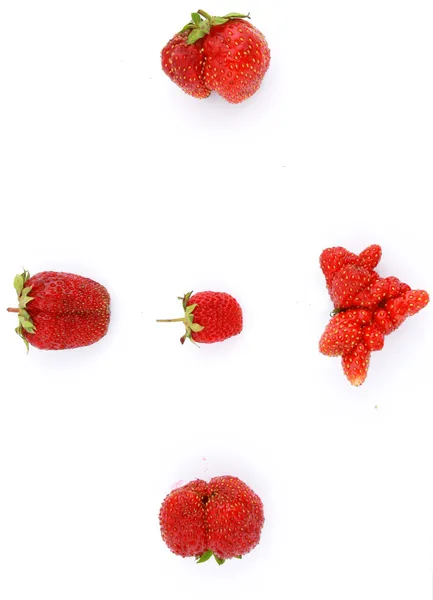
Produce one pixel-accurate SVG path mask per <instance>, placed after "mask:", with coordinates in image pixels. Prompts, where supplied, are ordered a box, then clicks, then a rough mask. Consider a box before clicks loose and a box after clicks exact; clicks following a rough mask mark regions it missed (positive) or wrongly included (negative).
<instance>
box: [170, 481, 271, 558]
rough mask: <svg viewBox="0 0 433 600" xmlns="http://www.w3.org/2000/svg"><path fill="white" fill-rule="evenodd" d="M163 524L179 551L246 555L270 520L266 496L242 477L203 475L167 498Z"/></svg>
mask: <svg viewBox="0 0 433 600" xmlns="http://www.w3.org/2000/svg"><path fill="white" fill-rule="evenodd" d="M159 523H160V529H161V535H162V538H163V540H164V542H165V543H166V544H167V546H168V547H169V548H170V550H171V551H172V552H174V553H175V554H177V555H179V556H183V557H187V556H194V557H196V558H198V557H199V556H200V555H202V554H203V553H204V552H206V551H211V552H212V553H213V554H214V555H215V556H216V557H217V558H218V559H222V560H226V559H230V558H234V557H240V556H243V555H244V554H247V553H248V552H250V551H251V550H252V549H253V548H255V547H256V546H257V544H258V543H259V541H260V535H261V531H262V528H263V524H264V511H263V504H262V501H261V500H260V498H259V497H258V496H257V494H255V492H253V490H252V489H251V488H249V487H248V486H247V485H246V484H245V483H244V482H243V481H241V480H240V479H238V478H237V477H232V476H221V477H214V478H213V479H211V480H210V482H209V483H207V482H205V481H202V480H200V479H197V480H196V481H192V482H190V483H188V484H186V485H184V486H182V487H180V488H178V489H176V490H173V491H172V492H170V494H168V496H167V497H166V498H165V499H164V501H163V503H162V506H161V509H160V513H159Z"/></svg>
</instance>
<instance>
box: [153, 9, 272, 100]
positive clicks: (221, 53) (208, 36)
mask: <svg viewBox="0 0 433 600" xmlns="http://www.w3.org/2000/svg"><path fill="white" fill-rule="evenodd" d="M249 18H250V17H249V15H244V14H240V13H229V14H227V15H225V16H223V17H213V16H211V15H209V14H208V13H206V12H205V11H203V10H199V11H197V12H195V13H192V15H191V21H190V22H189V23H188V24H187V25H185V27H184V28H183V29H182V30H181V31H180V32H179V33H177V34H176V35H175V36H174V37H173V38H172V39H171V40H170V41H169V42H168V43H167V45H166V46H165V47H164V48H163V50H162V53H161V63H162V69H163V71H164V73H165V74H166V75H168V77H169V78H170V79H171V81H173V82H174V83H175V84H176V85H178V86H179V87H180V88H181V89H182V90H183V91H184V92H185V93H187V94H189V95H190V96H194V97H195V98H200V99H203V98H207V97H208V96H209V95H210V94H211V92H213V91H214V92H217V93H218V94H219V95H220V96H222V97H223V98H224V99H225V100H227V101H228V102H230V103H232V104H238V103H240V102H243V101H244V100H246V99H247V98H250V97H251V96H252V95H253V94H255V93H256V92H257V90H258V89H259V87H260V86H261V83H262V80H263V77H264V76H265V73H266V71H267V70H268V68H269V62H270V50H269V47H268V44H267V42H266V39H265V37H264V36H263V34H262V33H260V31H259V30H258V29H256V28H255V27H254V26H253V25H252V24H251V23H250V22H248V21H246V20H245V19H249Z"/></svg>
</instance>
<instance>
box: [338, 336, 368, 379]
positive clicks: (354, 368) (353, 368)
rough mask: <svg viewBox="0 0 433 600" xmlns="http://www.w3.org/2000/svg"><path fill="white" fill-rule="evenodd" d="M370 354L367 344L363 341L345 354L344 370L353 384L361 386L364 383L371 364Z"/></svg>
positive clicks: (343, 359) (343, 360)
mask: <svg viewBox="0 0 433 600" xmlns="http://www.w3.org/2000/svg"><path fill="white" fill-rule="evenodd" d="M370 354H371V353H370V350H368V348H367V346H366V345H365V344H362V343H361V344H358V345H357V346H356V347H355V349H354V350H353V351H352V352H350V353H349V354H346V355H345V356H343V358H342V364H343V371H344V374H345V375H346V377H347V379H348V380H349V381H350V383H351V384H352V385H356V386H359V385H361V384H362V383H364V381H365V378H366V377H367V371H368V366H369V364H370Z"/></svg>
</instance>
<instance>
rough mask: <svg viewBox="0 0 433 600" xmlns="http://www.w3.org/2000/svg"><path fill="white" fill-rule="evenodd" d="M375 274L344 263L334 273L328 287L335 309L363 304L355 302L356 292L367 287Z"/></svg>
mask: <svg viewBox="0 0 433 600" xmlns="http://www.w3.org/2000/svg"><path fill="white" fill-rule="evenodd" d="M375 279H377V274H376V273H372V272H371V271H369V270H368V269H365V268H363V267H358V266H357V265H346V266H345V267H342V268H341V269H340V270H339V271H338V273H336V274H335V275H334V278H333V280H332V284H331V287H330V292H329V293H330V296H331V300H332V302H333V303H334V307H335V308H336V309H342V308H354V307H357V306H364V305H363V304H360V303H359V302H355V297H356V296H357V294H359V293H360V292H362V290H365V289H366V288H368V287H369V286H370V285H371V284H372V283H373V282H374V280H375Z"/></svg>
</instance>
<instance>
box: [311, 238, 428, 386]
mask: <svg viewBox="0 0 433 600" xmlns="http://www.w3.org/2000/svg"><path fill="white" fill-rule="evenodd" d="M381 255H382V250H381V247H380V246H379V245H377V244H373V245H371V246H368V248H366V249H365V250H363V251H362V252H361V253H360V254H359V255H358V256H357V255H355V254H352V253H351V252H349V251H348V250H346V249H345V248H342V247H341V246H336V247H333V248H327V249H326V250H323V252H322V253H321V255H320V267H321V269H322V271H323V274H324V275H325V279H326V285H327V288H328V291H329V294H330V296H331V299H332V301H333V303H334V307H335V308H334V311H333V313H331V314H332V315H333V317H332V319H331V321H330V322H329V324H328V326H327V327H326V329H325V332H324V333H323V335H322V337H321V339H320V342H319V350H320V352H321V353H322V354H325V355H327V356H342V364H343V370H344V372H345V374H346V376H347V378H348V379H349V381H350V382H351V383H352V384H353V385H361V384H362V383H363V382H364V381H365V378H366V376H367V371H368V367H369V363H370V355H371V352H374V351H378V350H382V348H383V346H384V342H385V336H386V335H389V334H390V333H392V332H393V331H395V329H397V328H398V327H399V326H400V325H401V324H402V323H403V322H404V321H405V320H406V318H407V317H408V316H410V315H414V314H416V313H417V312H419V311H420V310H421V309H422V308H424V307H425V306H426V305H427V304H428V302H429V296H428V294H427V292H425V291H423V290H412V289H411V288H410V286H408V285H407V284H406V283H402V282H401V281H400V280H399V279H397V277H386V278H381V277H379V275H378V274H377V273H376V271H375V270H374V269H375V267H376V266H377V265H378V263H379V261H380V258H381Z"/></svg>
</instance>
